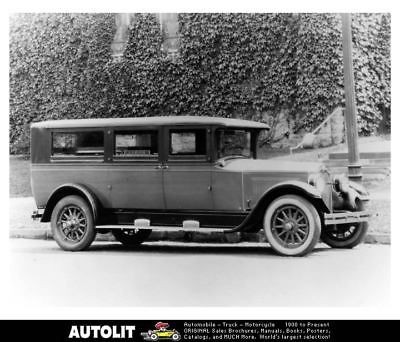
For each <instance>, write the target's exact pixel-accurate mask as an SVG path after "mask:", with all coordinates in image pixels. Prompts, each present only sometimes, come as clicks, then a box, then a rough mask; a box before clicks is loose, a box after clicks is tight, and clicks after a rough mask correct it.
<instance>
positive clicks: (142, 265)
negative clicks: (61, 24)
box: [8, 239, 390, 307]
mask: <svg viewBox="0 0 400 342" xmlns="http://www.w3.org/2000/svg"><path fill="white" fill-rule="evenodd" d="M10 247H11V253H10V256H11V257H10V277H11V279H10V284H11V292H10V293H9V296H8V298H9V299H10V300H11V302H13V303H15V305H17V306H18V305H21V306H23V307H26V306H31V305H35V306H36V305H39V306H231V305H232V306H360V305H368V306H369V305H384V304H388V301H389V296H390V288H389V282H390V246H387V245H386V246H384V245H361V246H359V247H357V248H355V249H353V250H333V249H330V248H327V247H326V246H325V245H323V244H321V245H319V246H318V248H317V249H316V251H315V252H314V253H312V254H311V255H309V256H307V257H303V258H284V257H279V256H276V255H274V254H273V253H272V250H271V249H270V248H269V247H267V245H262V244H250V243H241V244H239V245H237V244H236V245H229V244H226V245H209V244H193V243H187V244H181V243H171V242H169V243H167V242H162V243H148V244H145V245H143V246H141V247H139V248H138V249H136V250H135V249H131V250H129V249H124V248H123V247H122V246H121V245H119V244H117V243H101V242H97V243H95V244H94V245H93V246H92V248H91V249H90V250H89V251H87V252H76V253H70V252H64V251H61V250H60V249H59V248H58V247H57V246H56V244H55V242H54V241H42V240H25V239H12V240H10Z"/></svg>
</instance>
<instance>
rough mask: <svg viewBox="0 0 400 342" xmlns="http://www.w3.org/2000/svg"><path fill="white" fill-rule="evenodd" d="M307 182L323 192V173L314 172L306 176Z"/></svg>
mask: <svg viewBox="0 0 400 342" xmlns="http://www.w3.org/2000/svg"><path fill="white" fill-rule="evenodd" d="M308 184H310V185H312V186H314V187H316V188H317V190H319V191H320V192H323V191H324V189H325V179H324V176H323V174H321V173H315V174H312V175H310V176H309V177H308Z"/></svg>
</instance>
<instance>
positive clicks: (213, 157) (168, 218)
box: [31, 116, 369, 255]
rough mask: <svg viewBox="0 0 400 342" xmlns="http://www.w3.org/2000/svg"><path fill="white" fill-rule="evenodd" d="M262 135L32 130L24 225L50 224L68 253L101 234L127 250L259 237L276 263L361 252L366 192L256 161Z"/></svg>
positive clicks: (122, 124) (206, 123)
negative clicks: (147, 244) (165, 237)
mask: <svg viewBox="0 0 400 342" xmlns="http://www.w3.org/2000/svg"><path fill="white" fill-rule="evenodd" d="M268 129H269V127H268V126H267V125H266V124H264V123H259V122H254V121H248V120H238V119H227V118H215V117H202V116H198V117H197V116H166V117H149V118H121V119H81V120H57V121H45V122H40V123H34V124H32V125H31V183H32V192H33V196H34V198H35V201H36V205H37V207H38V211H36V212H35V213H34V215H33V216H34V217H36V218H41V221H42V222H49V221H51V222H52V230H53V235H54V237H55V239H56V241H57V242H58V243H59V245H60V246H61V247H62V248H64V249H66V250H81V249H84V248H87V247H88V246H89V245H90V243H91V242H92V240H93V239H94V237H95V235H96V233H97V232H108V231H112V232H113V233H114V235H115V236H116V238H117V239H118V240H120V241H121V242H122V243H125V244H133V245H134V244H137V243H140V242H142V241H143V240H144V239H145V238H147V237H148V236H149V234H150V232H151V230H186V231H206V230H208V231H221V232H224V233H232V232H257V231H258V230H260V229H262V228H264V230H265V233H266V236H267V239H268V241H269V242H270V244H271V245H272V247H273V248H274V249H275V250H276V251H277V252H278V253H280V254H283V255H304V254H307V253H308V252H310V250H312V248H313V247H314V245H315V243H316V242H317V241H318V240H319V239H320V237H322V239H323V240H324V241H325V242H327V243H328V244H330V245H331V246H333V247H353V246H354V245H356V244H358V243H360V242H361V241H362V238H363V236H364V235H365V232H366V229H367V228H366V227H367V220H368V213H367V212H366V211H365V210H364V208H365V204H366V203H367V201H368V199H369V198H368V193H367V192H366V191H365V189H364V188H363V187H362V186H361V185H359V184H356V183H353V182H349V181H348V180H347V179H346V178H345V177H335V176H333V175H331V174H330V173H329V172H328V170H327V169H326V168H325V167H324V166H323V165H321V164H320V163H306V162H300V163H298V162H291V161H279V162H277V161H276V160H273V159H271V160H268V159H266V160H261V159H258V158H257V150H258V148H257V146H258V139H259V135H260V133H261V132H263V131H265V130H268ZM271 208H275V209H274V210H272V209H271ZM301 217H302V218H301ZM279 222H283V223H282V224H279ZM92 226H93V227H92ZM350 227H351V229H350ZM354 231H356V233H354ZM279 234H280V235H279ZM354 234H355V235H354ZM302 237H303V239H302ZM275 240H276V241H275ZM280 240H282V241H280ZM303 240H305V241H303ZM274 241H275V242H274ZM349 241H350V242H349Z"/></svg>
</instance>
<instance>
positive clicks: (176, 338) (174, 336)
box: [171, 333, 181, 341]
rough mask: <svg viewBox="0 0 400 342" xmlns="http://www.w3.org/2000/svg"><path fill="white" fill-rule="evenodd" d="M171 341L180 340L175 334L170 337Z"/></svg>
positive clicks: (179, 336)
mask: <svg viewBox="0 0 400 342" xmlns="http://www.w3.org/2000/svg"><path fill="white" fill-rule="evenodd" d="M171 339H172V341H179V340H180V339H181V335H180V334H178V333H175V334H173V335H172V336H171Z"/></svg>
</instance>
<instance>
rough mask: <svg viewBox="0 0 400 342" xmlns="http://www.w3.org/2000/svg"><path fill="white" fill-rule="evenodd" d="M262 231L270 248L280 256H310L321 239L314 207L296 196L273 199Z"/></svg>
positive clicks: (318, 218)
mask: <svg viewBox="0 0 400 342" xmlns="http://www.w3.org/2000/svg"><path fill="white" fill-rule="evenodd" d="M264 231H265V235H266V237H267V240H268V242H269V244H270V245H271V247H272V248H273V249H274V251H275V252H277V253H278V254H280V255H284V256H303V255H306V254H308V253H310V252H311V251H312V250H313V249H314V247H315V245H316V244H317V242H318V241H319V239H320V235H321V219H320V217H319V215H318V212H317V210H316V209H315V207H314V206H313V205H312V204H311V203H310V202H309V201H307V200H306V199H304V198H302V197H300V196H296V195H285V196H281V197H278V198H276V199H275V200H274V201H272V203H271V204H270V205H269V206H268V208H267V210H266V212H265V215H264Z"/></svg>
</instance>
